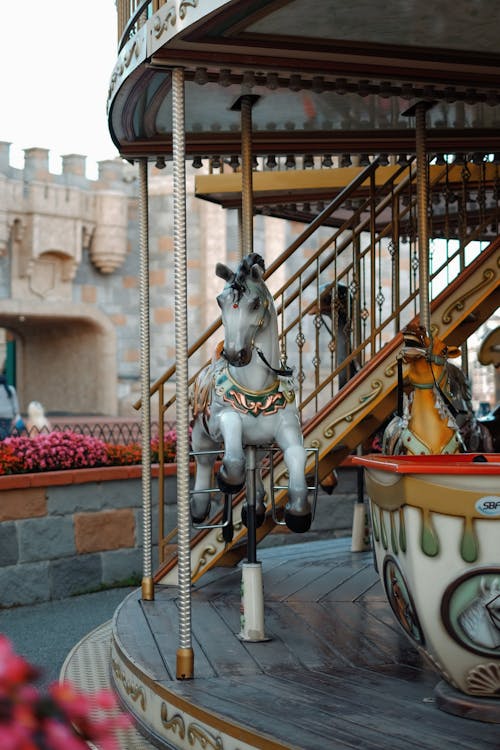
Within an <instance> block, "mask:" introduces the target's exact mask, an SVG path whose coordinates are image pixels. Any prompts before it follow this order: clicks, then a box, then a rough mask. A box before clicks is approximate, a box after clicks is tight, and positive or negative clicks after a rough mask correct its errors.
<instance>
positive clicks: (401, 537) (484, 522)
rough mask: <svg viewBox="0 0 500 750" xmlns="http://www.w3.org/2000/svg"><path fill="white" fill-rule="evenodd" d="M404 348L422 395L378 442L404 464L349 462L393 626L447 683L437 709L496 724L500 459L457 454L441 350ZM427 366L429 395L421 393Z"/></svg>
mask: <svg viewBox="0 0 500 750" xmlns="http://www.w3.org/2000/svg"><path fill="white" fill-rule="evenodd" d="M404 340H405V346H404V347H403V350H402V355H403V358H404V359H405V361H406V362H407V363H408V365H409V371H408V377H409V380H410V382H411V383H413V384H414V387H415V379H416V378H417V377H418V381H417V382H418V385H419V386H420V388H418V387H417V388H416V390H415V393H414V398H413V399H410V405H411V408H407V410H406V413H405V415H404V416H403V418H400V423H399V427H400V428H402V429H401V431H400V432H399V433H398V430H397V429H396V428H397V427H398V422H397V419H396V420H395V421H394V422H393V424H392V426H391V429H390V430H389V435H388V436H386V439H385V441H384V442H385V445H386V447H387V446H388V445H389V446H391V445H392V447H393V448H394V447H395V446H399V448H400V451H401V455H380V454H373V455H367V456H359V457H356V458H354V461H355V462H356V463H358V465H361V466H363V467H364V469H365V481H366V491H367V494H368V497H369V504H370V515H371V521H372V535H373V545H374V551H375V561H376V566H377V569H378V572H379V575H380V578H381V582H382V585H383V587H384V590H385V593H386V596H387V599H388V601H389V604H390V606H391V609H392V611H393V613H394V615H395V617H396V619H397V621H398V623H399V624H400V626H401V627H402V629H403V631H404V632H405V633H406V635H407V636H408V637H409V638H410V639H411V641H412V642H413V644H414V645H415V646H416V647H417V648H418V649H419V651H420V652H421V653H422V654H423V655H424V656H425V657H426V658H427V659H428V660H430V662H431V663H432V664H433V665H434V667H435V668H436V669H437V671H438V672H439V673H440V674H441V676H442V677H443V680H442V681H441V682H440V683H439V684H438V685H437V687H436V690H435V696H436V703H437V705H438V706H439V707H440V708H441V709H443V710H445V711H447V712H449V713H453V714H457V715H459V716H463V717H467V718H473V719H477V720H481V721H488V722H495V723H500V455H499V454H496V453H484V454H482V453H459V452H455V449H454V446H456V447H457V448H459V447H460V441H459V437H458V428H456V427H454V424H456V423H455V422H454V419H453V415H452V414H451V413H450V412H449V410H448V407H447V406H446V400H444V401H442V399H441V395H440V391H442V392H443V393H444V392H445V390H446V383H445V382H444V378H443V380H442V382H441V385H440V386H439V388H436V387H435V385H434V384H435V383H438V381H439V380H440V373H437V372H436V371H435V369H436V367H437V368H438V369H439V368H441V367H442V366H443V367H444V363H443V361H442V360H443V358H445V356H446V352H445V350H444V349H441V353H440V354H439V355H438V354H437V350H438V348H439V347H441V346H444V345H443V342H439V340H437V339H436V338H434V339H433V340H431V339H430V337H427V336H426V337H425V339H424V341H423V343H424V350H425V351H424V352H422V351H420V355H419V352H418V351H417V350H418V349H419V347H420V348H421V344H422V342H420V345H419V344H418V341H417V340H416V339H415V337H414V336H413V337H412V335H411V333H408V335H406V334H404ZM436 360H437V361H436ZM416 363H418V366H417V367H415V364H416ZM426 367H427V370H428V371H432V372H431V379H430V383H432V384H433V385H432V388H431V387H429V388H423V387H422V386H424V385H425V380H424V372H425V368H426ZM431 391H432V393H431ZM419 393H426V394H431V395H430V396H429V395H428V396H426V398H425V399H424V400H422V399H419V398H418V394H419ZM419 409H421V413H420V414H416V413H415V410H417V411H418V410H419ZM439 420H441V424H439ZM426 425H427V426H428V429H429V430H430V431H428V432H427V433H424V429H425V426H426ZM454 430H455V433H456V434H454ZM431 449H433V450H434V453H433V451H432V450H431ZM439 450H441V451H442V452H441V453H440V454H439Z"/></svg>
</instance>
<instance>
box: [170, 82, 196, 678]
mask: <svg viewBox="0 0 500 750" xmlns="http://www.w3.org/2000/svg"><path fill="white" fill-rule="evenodd" d="M172 134H173V141H172V142H173V176H174V180H173V188H174V275H175V364H176V372H177V382H176V396H177V555H178V576H179V581H178V586H179V646H178V649H177V663H176V672H177V674H176V676H177V679H178V680H186V679H190V678H192V677H193V675H194V652H193V646H192V638H191V549H190V529H191V517H190V513H189V397H188V388H189V383H188V327H187V324H188V320H187V318H188V314H187V247H186V139H185V122H184V70H183V69H182V68H175V69H174V70H173V71H172Z"/></svg>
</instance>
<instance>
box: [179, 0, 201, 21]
mask: <svg viewBox="0 0 500 750" xmlns="http://www.w3.org/2000/svg"><path fill="white" fill-rule="evenodd" d="M197 7H198V0H182V2H181V4H180V7H179V16H180V17H181V20H182V21H184V19H185V18H186V14H187V8H197Z"/></svg>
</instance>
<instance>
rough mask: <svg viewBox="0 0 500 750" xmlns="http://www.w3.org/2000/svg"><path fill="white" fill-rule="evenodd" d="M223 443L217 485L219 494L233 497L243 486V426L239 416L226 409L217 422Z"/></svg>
mask: <svg viewBox="0 0 500 750" xmlns="http://www.w3.org/2000/svg"><path fill="white" fill-rule="evenodd" d="M219 427H220V431H221V433H222V439H223V441H224V457H223V459H222V466H221V468H220V470H219V473H218V474H217V484H218V485H219V489H220V490H221V492H224V493H226V494H228V495H234V494H236V493H237V492H239V491H240V490H241V489H242V487H243V486H244V485H245V468H246V461H245V454H244V452H243V425H242V422H241V417H240V415H239V414H238V413H237V412H236V411H234V410H232V409H226V410H225V411H223V412H222V413H221V415H220V422H219Z"/></svg>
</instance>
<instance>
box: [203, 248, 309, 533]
mask: <svg viewBox="0 0 500 750" xmlns="http://www.w3.org/2000/svg"><path fill="white" fill-rule="evenodd" d="M215 272H216V275H217V276H218V277H220V278H221V279H223V280H224V281H225V282H226V284H225V287H224V289H223V291H222V293H221V294H219V296H218V297H217V302H218V305H219V307H220V309H221V314H222V323H223V326H224V344H223V348H222V350H221V351H220V354H219V356H218V357H216V358H215V359H214V361H213V362H212V363H211V364H210V365H208V367H206V368H205V369H204V370H203V371H202V372H201V373H200V375H199V377H198V378H197V381H196V383H195V385H194V390H193V393H192V396H191V402H192V407H193V416H194V422H193V431H192V438H191V439H192V447H193V452H194V454H195V458H196V463H197V469H196V480H195V486H194V489H193V493H192V495H191V516H192V518H193V521H194V522H198V523H202V522H203V521H204V519H205V518H206V517H207V515H208V512H209V509H210V495H209V494H207V492H206V488H209V487H210V486H211V481H212V472H213V464H214V460H215V454H214V453H213V452H214V451H216V450H217V449H218V448H220V447H221V446H223V458H222V464H221V467H220V469H219V472H218V474H217V483H218V486H219V488H220V490H221V491H222V492H223V493H225V494H234V493H236V492H238V491H239V490H240V489H241V488H242V487H243V486H244V484H245V471H246V462H245V447H246V446H248V445H250V446H257V447H263V446H271V445H273V444H275V443H276V444H277V445H278V446H279V448H280V449H281V450H282V452H283V457H284V461H285V464H286V467H287V469H288V476H289V481H288V501H287V503H286V506H285V512H284V518H285V522H286V524H287V526H288V527H289V528H290V529H291V530H292V531H296V532H304V531H307V530H308V529H309V527H310V525H311V520H312V510H311V506H310V503H309V501H308V488H307V483H306V478H305V465H306V452H305V449H304V445H303V437H302V431H301V427H300V419H299V412H298V409H297V405H296V402H295V394H294V392H293V381H292V374H293V373H292V371H291V370H289V369H287V368H284V367H282V365H281V362H280V354H279V341H278V322H277V316H276V309H275V306H274V300H273V297H272V295H271V293H270V292H269V290H268V288H267V286H266V284H265V283H264V280H263V272H264V261H263V259H262V258H261V257H260V255H258V254H256V253H251V254H250V255H247V256H246V258H244V259H243V260H242V261H241V263H240V264H239V266H238V268H237V270H236V272H234V271H232V270H231V269H230V268H228V266H226V265H224V264H222V263H218V264H217V266H216V271H215ZM204 452H206V453H204ZM204 489H205V492H203V490H204ZM264 500H265V495H264V488H263V485H262V482H261V481H258V483H257V497H256V514H257V518H258V523H259V522H260V523H261V522H262V521H263V519H264V515H265V504H264Z"/></svg>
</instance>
